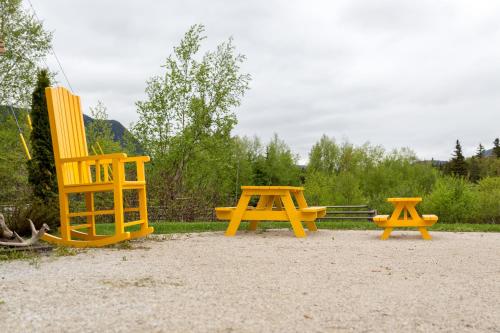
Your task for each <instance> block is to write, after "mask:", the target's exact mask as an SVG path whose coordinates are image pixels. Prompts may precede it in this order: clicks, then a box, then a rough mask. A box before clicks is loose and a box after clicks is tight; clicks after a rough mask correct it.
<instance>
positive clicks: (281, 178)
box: [256, 134, 300, 185]
mask: <svg viewBox="0 0 500 333" xmlns="http://www.w3.org/2000/svg"><path fill="white" fill-rule="evenodd" d="M297 162H298V156H296V155H294V154H293V153H292V151H291V150H290V148H289V147H288V145H287V144H286V143H285V142H284V141H283V140H281V139H280V138H279V137H278V135H277V134H274V136H273V137H272V139H271V141H270V142H269V144H268V145H267V146H266V152H265V155H264V156H262V157H260V158H259V159H258V160H257V163H256V174H257V176H258V179H256V183H257V185H299V184H300V177H299V176H300V169H299V167H298V166H297Z"/></svg>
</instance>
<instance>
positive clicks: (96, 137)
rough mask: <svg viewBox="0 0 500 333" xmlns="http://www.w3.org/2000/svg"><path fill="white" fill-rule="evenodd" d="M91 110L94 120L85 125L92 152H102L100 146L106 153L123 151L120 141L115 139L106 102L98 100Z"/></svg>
mask: <svg viewBox="0 0 500 333" xmlns="http://www.w3.org/2000/svg"><path fill="white" fill-rule="evenodd" d="M89 111H90V116H91V117H92V118H93V120H92V121H91V122H90V123H89V124H88V125H87V126H86V127H85V132H86V135H87V145H88V147H89V151H90V153H95V154H100V153H101V152H100V149H99V147H101V148H102V150H103V152H104V153H114V152H120V151H122V149H121V146H120V143H119V142H117V141H115V138H114V134H113V131H112V128H111V124H110V123H109V122H108V113H107V108H106V106H105V105H104V103H103V102H101V101H98V102H97V105H96V106H95V107H90V108H89Z"/></svg>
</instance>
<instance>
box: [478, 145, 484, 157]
mask: <svg viewBox="0 0 500 333" xmlns="http://www.w3.org/2000/svg"><path fill="white" fill-rule="evenodd" d="M476 157H477V158H483V157H484V147H483V145H482V144H479V147H477V153H476Z"/></svg>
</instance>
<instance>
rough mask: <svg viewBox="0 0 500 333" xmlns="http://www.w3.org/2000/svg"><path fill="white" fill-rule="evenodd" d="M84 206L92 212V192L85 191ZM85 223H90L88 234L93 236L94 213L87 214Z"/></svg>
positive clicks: (94, 233)
mask: <svg viewBox="0 0 500 333" xmlns="http://www.w3.org/2000/svg"><path fill="white" fill-rule="evenodd" d="M85 206H86V208H87V212H92V213H93V212H94V193H92V192H88V193H85ZM87 224H90V227H89V229H88V230H89V231H88V233H87V234H88V235H89V236H95V235H96V231H95V215H94V214H92V215H90V216H87Z"/></svg>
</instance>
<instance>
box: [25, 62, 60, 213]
mask: <svg viewBox="0 0 500 333" xmlns="http://www.w3.org/2000/svg"><path fill="white" fill-rule="evenodd" d="M49 86H50V79H49V74H48V71H47V70H41V71H40V72H39V73H38V80H37V85H36V88H35V91H34V92H33V95H32V104H31V118H32V122H33V130H32V131H31V136H30V141H31V150H32V159H31V160H30V161H28V181H29V183H30V185H31V187H32V189H33V195H34V196H35V198H38V199H40V200H41V201H42V202H44V203H46V204H48V203H50V202H51V200H52V199H54V198H56V197H57V177H56V168H55V163H54V153H53V152H52V138H51V136H50V124H49V115H48V111H47V100H46V97H45V88H46V87H49Z"/></svg>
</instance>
